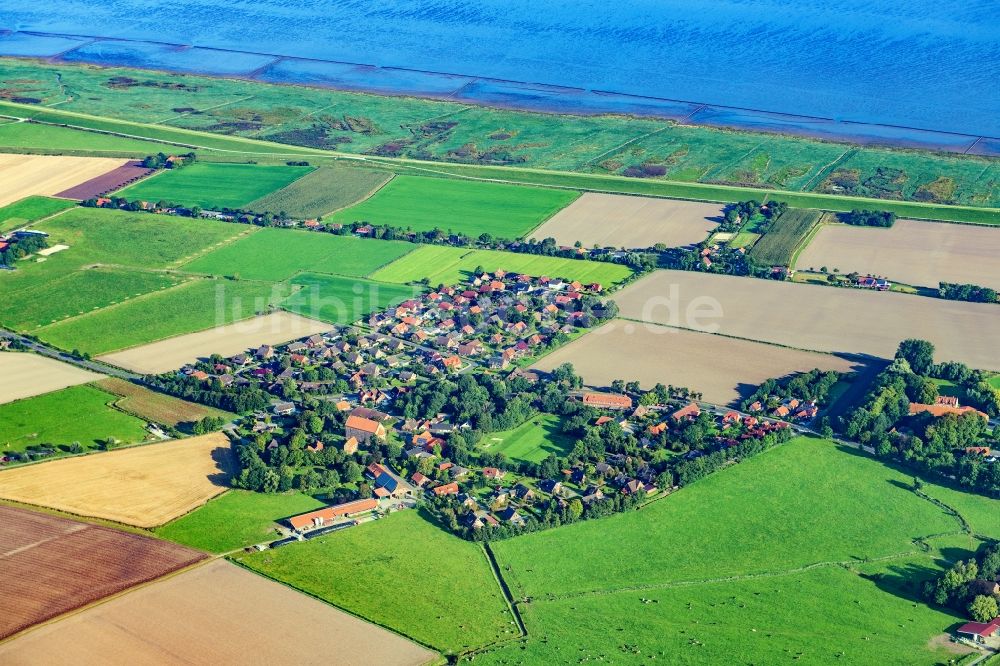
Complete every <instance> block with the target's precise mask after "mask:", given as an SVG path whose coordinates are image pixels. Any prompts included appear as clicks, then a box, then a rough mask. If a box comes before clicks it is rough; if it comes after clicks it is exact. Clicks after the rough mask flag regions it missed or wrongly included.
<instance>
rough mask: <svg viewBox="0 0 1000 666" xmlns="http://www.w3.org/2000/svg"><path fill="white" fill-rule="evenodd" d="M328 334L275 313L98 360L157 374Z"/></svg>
mask: <svg viewBox="0 0 1000 666" xmlns="http://www.w3.org/2000/svg"><path fill="white" fill-rule="evenodd" d="M191 328H192V329H193V327H191ZM202 328H204V327H202ZM328 330H330V326H329V325H327V324H324V323H322V322H319V321H316V320H313V319H308V318H306V317H300V316H298V315H296V314H292V313H290V312H275V313H271V314H267V315H261V316H259V317H252V318H249V319H242V320H239V321H235V322H233V323H231V324H221V325H219V326H216V327H214V328H207V329H204V330H198V332H196V333H187V334H185V335H178V336H176V337H171V338H166V339H162V340H160V341H158V342H153V343H151V344H145V345H141V346H138V347H131V348H129V349H125V350H123V351H118V352H115V353H113V354H104V355H103V356H101V357H100V360H102V361H104V362H105V363H111V364H112V365H117V366H119V367H122V368H127V369H129V370H134V371H135V372H141V373H144V374H156V373H160V372H167V371H168V370H175V369H177V368H179V367H181V366H182V365H185V364H187V363H194V362H195V361H197V360H198V359H199V358H207V357H209V356H211V355H212V354H221V355H223V356H232V355H234V354H238V353H240V352H242V351H246V350H247V349H248V348H250V347H258V346H260V345H264V344H271V345H274V344H279V343H282V342H288V341H289V340H295V339H296V338H304V337H306V336H309V335H313V334H314V333H323V332H326V331H328Z"/></svg>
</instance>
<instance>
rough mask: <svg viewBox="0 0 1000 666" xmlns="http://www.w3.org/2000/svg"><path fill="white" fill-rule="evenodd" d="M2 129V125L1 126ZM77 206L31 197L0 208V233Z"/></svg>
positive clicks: (57, 200) (59, 200)
mask: <svg viewBox="0 0 1000 666" xmlns="http://www.w3.org/2000/svg"><path fill="white" fill-rule="evenodd" d="M0 127H2V125H0ZM74 205H75V204H73V202H72V201H65V200H63V199H50V198H49V197H42V196H30V197H25V198H24V199H21V200H20V201H15V202H14V203H12V204H8V205H6V206H4V207H2V208H0V233H2V232H5V231H9V230H10V229H14V228H15V227H20V226H23V225H25V224H28V223H29V222H35V221H37V220H41V219H42V218H45V217H48V216H50V215H55V214H56V213H58V212H60V211H64V210H66V209H67V208H72V207H73V206H74Z"/></svg>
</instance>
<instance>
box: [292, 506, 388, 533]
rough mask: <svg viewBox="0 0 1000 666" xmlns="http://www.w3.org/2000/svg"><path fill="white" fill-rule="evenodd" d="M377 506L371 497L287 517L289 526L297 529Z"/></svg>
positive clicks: (369, 509)
mask: <svg viewBox="0 0 1000 666" xmlns="http://www.w3.org/2000/svg"><path fill="white" fill-rule="evenodd" d="M377 506H378V502H377V501H375V500H373V499H362V500H356V501H354V502H347V503H345V504H337V505H334V506H328V507H324V508H322V509H318V510H316V511H310V512H309V513H303V514H299V515H298V516H292V517H291V518H289V519H288V522H289V523H290V524H291V526H292V527H293V528H295V529H297V530H300V529H303V528H305V527H310V526H312V525H314V524H317V521H318V523H319V524H322V523H324V522H326V521H328V520H333V519H334V518H339V517H340V516H346V515H348V514H351V513H358V512H360V511H371V510H372V509H374V508H375V507H377Z"/></svg>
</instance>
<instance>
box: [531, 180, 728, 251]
mask: <svg viewBox="0 0 1000 666" xmlns="http://www.w3.org/2000/svg"><path fill="white" fill-rule="evenodd" d="M721 219H722V206H720V205H719V204H709V203H700V202H697V201H679V200H676V199H654V198H652V197H632V196H625V195H621V194H595V193H592V192H585V193H584V194H583V195H581V196H580V198H579V199H577V200H576V201H574V202H573V203H571V204H570V205H569V206H567V207H566V208H563V209H562V210H561V211H559V212H558V213H556V214H555V215H553V216H552V218H551V219H549V221H548V222H546V223H545V224H543V225H542V226H540V227H539V228H538V229H535V230H534V231H532V232H531V233H530V234H528V236H529V237H531V238H536V239H538V240H542V239H544V238H549V237H552V238H555V239H556V242H557V243H560V244H562V245H572V244H573V243H575V242H576V241H580V242H581V243H582V244H583V246H584V247H593V246H594V245H598V246H600V247H626V248H633V247H651V246H653V245H656V244H657V243H663V244H664V245H666V246H667V247H679V246H681V245H688V244H690V243H698V242H701V241H703V240H705V239H706V238H708V234H709V233H710V232H711V231H712V230H713V229H715V227H716V226H717V224H718V221H719V220H721Z"/></svg>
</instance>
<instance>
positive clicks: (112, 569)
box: [0, 506, 204, 664]
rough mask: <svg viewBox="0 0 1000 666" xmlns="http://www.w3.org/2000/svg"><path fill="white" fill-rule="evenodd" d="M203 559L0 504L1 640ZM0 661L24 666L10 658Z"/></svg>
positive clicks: (159, 543) (149, 541) (162, 543)
mask: <svg viewBox="0 0 1000 666" xmlns="http://www.w3.org/2000/svg"><path fill="white" fill-rule="evenodd" d="M203 558H204V555H202V554H201V553H198V552H196V551H193V550H190V549H188V548H183V547H181V546H178V545H175V544H172V543H168V542H166V541H160V540H159V539H151V538H149V537H145V536H140V535H138V534H128V533H125V532H119V531H117V530H113V529H110V528H107V527H100V526H97V525H91V524H88V523H78V522H75V521H72V520H66V519H65V518H58V517H56V516H52V515H48V514H43V513H36V512H34V511H27V510H25V509H19V508H14V507H10V506H0V569H2V570H3V574H4V582H3V584H4V593H3V594H0V638H6V637H7V636H10V635H11V634H14V633H17V632H18V631H21V630H22V629H26V628H28V627H30V626H32V625H35V624H39V623H41V622H44V621H46V620H48V619H51V618H53V617H56V616H58V615H61V614H62V613H66V612H68V611H71V610H74V609H77V608H80V607H81V606H85V605H87V604H89V603H91V602H94V601H97V600H99V599H103V598H105V597H107V596H110V595H112V594H115V593H117V592H120V591H122V590H125V589H128V588H130V587H132V586H134V585H138V584H140V583H143V582H146V581H149V580H152V579H154V578H159V577H160V576H162V575H164V574H167V573H170V572H171V571H176V570H177V569H180V568H183V567H185V566H187V565H189V564H193V563H195V562H197V561H198V560H200V559H203ZM57 642H60V641H57ZM4 645H5V646H7V645H10V643H5V644H4ZM3 649H4V650H5V649H6V648H3ZM0 661H3V662H4V663H9V664H14V663H22V662H21V661H20V660H19V659H16V658H13V657H11V656H10V655H9V654H8V655H7V656H4V655H0ZM29 661H32V660H29ZM42 661H45V660H42ZM33 663H38V662H33ZM77 663H81V662H77Z"/></svg>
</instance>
